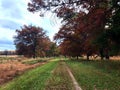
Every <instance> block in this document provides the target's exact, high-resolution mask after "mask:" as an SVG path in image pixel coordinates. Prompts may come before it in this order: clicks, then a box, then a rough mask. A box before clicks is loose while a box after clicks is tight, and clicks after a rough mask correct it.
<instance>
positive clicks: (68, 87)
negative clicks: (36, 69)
mask: <svg viewBox="0 0 120 90" xmlns="http://www.w3.org/2000/svg"><path fill="white" fill-rule="evenodd" d="M45 90H74V88H73V84H72V81H71V78H70V76H69V74H68V72H67V70H66V64H65V63H64V62H63V61H60V62H59V63H58V64H57V67H56V68H55V69H54V71H53V73H52V76H51V77H50V78H49V79H48V80H47V83H46V88H45Z"/></svg>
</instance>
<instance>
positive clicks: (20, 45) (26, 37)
mask: <svg viewBox="0 0 120 90" xmlns="http://www.w3.org/2000/svg"><path fill="white" fill-rule="evenodd" d="M16 33H17V35H16V36H15V37H14V39H15V40H14V42H15V45H16V48H17V53H18V54H19V55H25V56H27V57H34V58H35V57H37V56H45V51H46V50H48V49H49V42H50V40H49V38H48V37H47V36H46V32H45V31H44V30H43V29H42V28H40V27H35V26H32V25H29V26H26V25H24V26H23V27H22V28H21V30H16ZM38 53H39V54H38Z"/></svg>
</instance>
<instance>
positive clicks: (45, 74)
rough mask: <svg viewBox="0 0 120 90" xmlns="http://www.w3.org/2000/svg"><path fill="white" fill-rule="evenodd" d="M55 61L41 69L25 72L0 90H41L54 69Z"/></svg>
mask: <svg viewBox="0 0 120 90" xmlns="http://www.w3.org/2000/svg"><path fill="white" fill-rule="evenodd" d="M56 63H57V61H54V62H49V63H47V64H45V65H43V66H41V67H38V68H35V69H33V70H30V71H27V72H25V73H24V74H23V75H21V76H20V77H18V78H15V79H14V80H12V81H11V82H9V83H7V84H5V85H2V86H1V88H0V90H43V89H44V87H45V82H46V80H47V79H48V78H49V77H50V75H51V71H52V70H53V69H54V68H55V66H56Z"/></svg>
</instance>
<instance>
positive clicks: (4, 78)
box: [0, 60, 45, 84]
mask: <svg viewBox="0 0 120 90" xmlns="http://www.w3.org/2000/svg"><path fill="white" fill-rule="evenodd" d="M42 64H45V62H44V63H43V62H42V63H37V64H33V65H26V64H22V63H21V62H19V61H17V60H15V61H8V62H6V63H1V64H0V84H3V83H6V82H8V81H10V80H12V79H13V78H14V77H16V76H18V75H21V74H22V73H23V72H24V71H26V70H29V69H32V68H35V67H37V66H39V65H42Z"/></svg>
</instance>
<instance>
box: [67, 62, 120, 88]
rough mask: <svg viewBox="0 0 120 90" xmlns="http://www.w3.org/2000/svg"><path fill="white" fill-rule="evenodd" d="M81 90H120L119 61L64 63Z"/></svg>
mask: <svg viewBox="0 0 120 90" xmlns="http://www.w3.org/2000/svg"><path fill="white" fill-rule="evenodd" d="M66 62H67V64H68V65H69V67H70V68H71V70H72V72H73V74H74V76H75V78H76V80H77V81H78V83H79V85H80V86H81V87H82V88H83V90H94V89H97V90H120V61H85V60H80V61H74V60H73V61H71V60H68V61H66Z"/></svg>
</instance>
